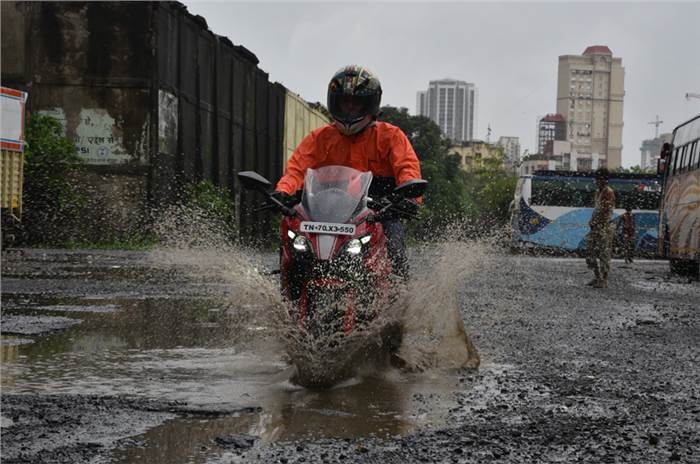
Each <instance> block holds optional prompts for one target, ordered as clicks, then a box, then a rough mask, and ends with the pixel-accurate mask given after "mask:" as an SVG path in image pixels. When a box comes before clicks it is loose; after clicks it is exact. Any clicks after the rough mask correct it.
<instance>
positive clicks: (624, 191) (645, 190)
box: [610, 179, 661, 210]
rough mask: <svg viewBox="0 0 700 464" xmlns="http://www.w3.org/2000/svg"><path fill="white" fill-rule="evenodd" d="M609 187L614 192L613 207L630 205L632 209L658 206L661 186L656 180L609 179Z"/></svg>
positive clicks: (656, 207)
mask: <svg viewBox="0 0 700 464" xmlns="http://www.w3.org/2000/svg"><path fill="white" fill-rule="evenodd" d="M610 188H612V189H613V191H614V192H615V208H620V209H624V208H626V207H628V206H629V207H630V208H632V209H633V210H638V209H647V210H655V209H658V208H659V203H660V201H661V188H660V186H659V185H658V183H657V182H656V181H649V180H644V181H642V180H640V181H630V180H622V179H610Z"/></svg>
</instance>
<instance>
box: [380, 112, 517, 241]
mask: <svg viewBox="0 0 700 464" xmlns="http://www.w3.org/2000/svg"><path fill="white" fill-rule="evenodd" d="M380 119H381V120H382V121H386V122H388V123H391V124H394V125H396V126H398V127H399V128H401V130H403V132H404V133H405V134H406V135H407V136H408V138H409V140H410V141H411V144H412V145H413V148H414V150H415V151H416V154H417V155H418V158H419V159H420V162H421V173H422V175H423V178H424V179H426V180H427V181H428V182H429V186H428V191H427V193H426V195H425V198H424V200H425V202H424V207H423V208H421V214H420V218H419V220H418V221H414V222H413V223H411V224H410V232H411V233H413V234H414V235H417V236H418V237H429V236H434V234H435V233H436V232H437V233H441V232H442V233H445V234H450V235H455V234H457V235H458V236H459V237H461V238H465V237H473V236H480V235H485V234H490V233H492V232H493V231H494V230H495V229H497V228H500V227H501V226H503V225H505V224H506V223H507V222H508V214H509V205H510V203H511V201H512V200H513V193H514V191H515V184H516V181H517V177H516V176H515V175H513V174H509V173H506V172H505V171H504V170H503V168H502V160H498V159H493V160H491V159H487V160H484V162H483V164H482V166H481V167H479V168H478V169H476V170H473V171H466V170H463V169H462V168H461V162H460V157H459V156H458V155H454V154H450V152H449V149H450V142H449V140H446V139H445V138H444V137H442V134H441V133H440V128H439V127H438V126H437V124H435V123H434V122H432V121H431V120H430V119H428V118H426V117H423V116H411V115H410V114H408V110H407V109H406V108H394V107H383V108H382V114H381V116H380Z"/></svg>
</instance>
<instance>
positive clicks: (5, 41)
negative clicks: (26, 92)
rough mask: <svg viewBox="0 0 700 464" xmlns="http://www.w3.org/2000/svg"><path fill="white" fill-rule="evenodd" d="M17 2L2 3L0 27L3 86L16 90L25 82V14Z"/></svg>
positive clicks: (0, 7)
mask: <svg viewBox="0 0 700 464" xmlns="http://www.w3.org/2000/svg"><path fill="white" fill-rule="evenodd" d="M22 10H23V6H22V5H21V4H19V3H17V2H0V27H2V41H0V42H1V47H2V49H1V50H2V85H4V86H6V87H12V88H16V86H15V85H14V84H16V83H17V82H22V83H23V82H24V73H25V69H24V52H25V36H24V31H25V27H24V14H23V13H22Z"/></svg>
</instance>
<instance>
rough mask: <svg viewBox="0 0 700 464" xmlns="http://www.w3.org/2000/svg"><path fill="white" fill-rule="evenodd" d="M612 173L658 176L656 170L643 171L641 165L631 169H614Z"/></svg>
mask: <svg viewBox="0 0 700 464" xmlns="http://www.w3.org/2000/svg"><path fill="white" fill-rule="evenodd" d="M612 172H615V173H622V174H625V173H627V174H630V173H631V174H656V168H648V169H642V168H641V167H640V166H639V165H636V166H632V167H631V168H623V167H622V166H620V167H619V168H616V169H613V170H612Z"/></svg>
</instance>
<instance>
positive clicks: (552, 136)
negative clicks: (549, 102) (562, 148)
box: [537, 114, 566, 155]
mask: <svg viewBox="0 0 700 464" xmlns="http://www.w3.org/2000/svg"><path fill="white" fill-rule="evenodd" d="M555 140H566V120H565V119H564V116H562V115H561V114H548V115H547V116H545V117H543V118H540V120H539V122H538V123H537V153H539V154H542V155H551V154H552V142H554V141H555Z"/></svg>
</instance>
